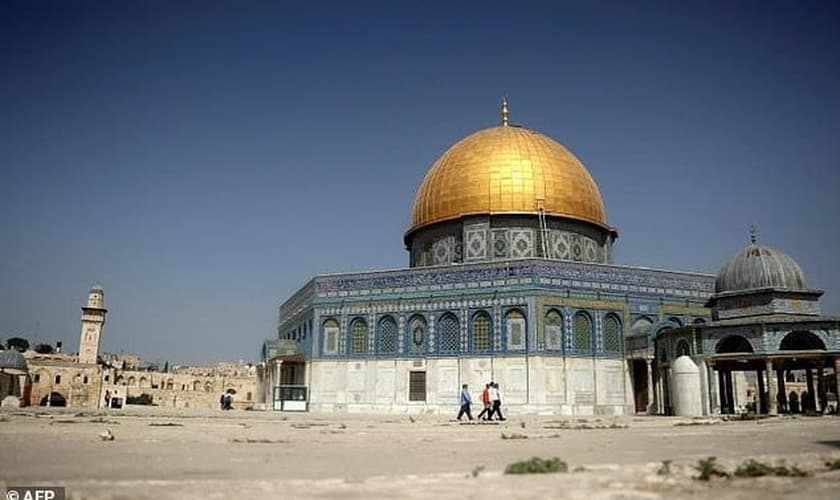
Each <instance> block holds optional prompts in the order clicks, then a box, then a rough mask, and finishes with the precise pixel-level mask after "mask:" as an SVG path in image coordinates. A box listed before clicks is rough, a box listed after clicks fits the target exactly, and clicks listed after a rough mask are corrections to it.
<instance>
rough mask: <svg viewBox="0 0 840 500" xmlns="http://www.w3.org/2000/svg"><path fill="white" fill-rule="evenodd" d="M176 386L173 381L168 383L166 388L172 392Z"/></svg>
mask: <svg viewBox="0 0 840 500" xmlns="http://www.w3.org/2000/svg"><path fill="white" fill-rule="evenodd" d="M174 386H175V384H174V383H173V382H172V379H169V380H167V381H166V388H167V389H169V390H170V391H171V390H172V389H173V388H174Z"/></svg>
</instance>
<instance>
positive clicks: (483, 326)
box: [472, 311, 493, 351]
mask: <svg viewBox="0 0 840 500" xmlns="http://www.w3.org/2000/svg"><path fill="white" fill-rule="evenodd" d="M492 345H493V344H492V342H491V337H490V316H489V315H488V314H487V313H486V312H484V311H479V312H477V313H476V314H475V316H473V324H472V348H473V350H475V351H489V350H490V348H491V347H492Z"/></svg>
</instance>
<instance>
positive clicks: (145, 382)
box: [140, 377, 149, 387]
mask: <svg viewBox="0 0 840 500" xmlns="http://www.w3.org/2000/svg"><path fill="white" fill-rule="evenodd" d="M147 382H148V381H147V380H146V377H140V387H148V386H149V385H148V384H147Z"/></svg>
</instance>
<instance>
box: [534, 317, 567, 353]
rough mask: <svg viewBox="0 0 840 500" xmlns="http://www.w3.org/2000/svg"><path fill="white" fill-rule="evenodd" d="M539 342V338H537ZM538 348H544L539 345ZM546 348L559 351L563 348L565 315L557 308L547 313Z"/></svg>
mask: <svg viewBox="0 0 840 500" xmlns="http://www.w3.org/2000/svg"><path fill="white" fill-rule="evenodd" d="M537 342H538V343H539V339H537ZM537 348H540V349H541V348H542V347H540V346H539V345H538V346H537ZM545 348H546V349H550V350H555V351H559V350H561V349H562V348H563V316H562V315H561V314H560V312H559V311H558V310H557V309H552V310H550V311H548V314H546V315H545Z"/></svg>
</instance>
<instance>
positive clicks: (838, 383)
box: [834, 358, 840, 408]
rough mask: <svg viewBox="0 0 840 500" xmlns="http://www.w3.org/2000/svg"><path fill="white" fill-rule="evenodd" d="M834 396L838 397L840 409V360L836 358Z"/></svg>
mask: <svg viewBox="0 0 840 500" xmlns="http://www.w3.org/2000/svg"><path fill="white" fill-rule="evenodd" d="M834 395H835V396H836V397H837V400H836V401H837V403H836V404H837V408H840V358H834Z"/></svg>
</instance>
